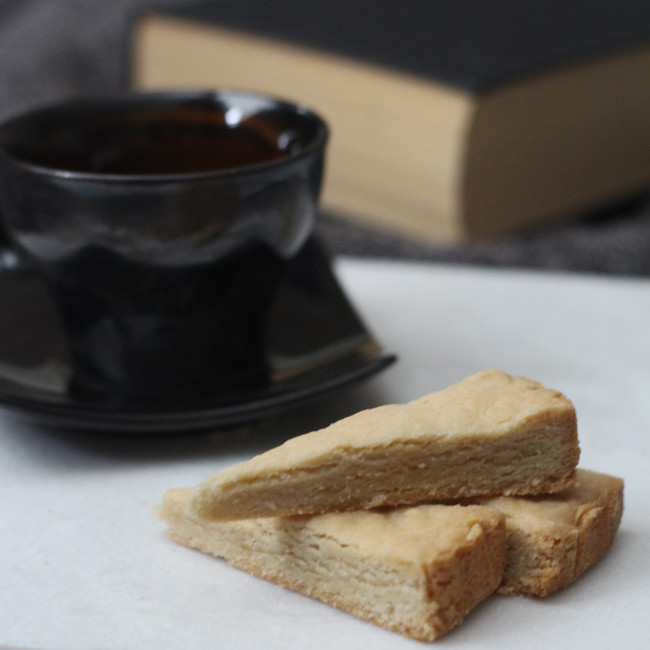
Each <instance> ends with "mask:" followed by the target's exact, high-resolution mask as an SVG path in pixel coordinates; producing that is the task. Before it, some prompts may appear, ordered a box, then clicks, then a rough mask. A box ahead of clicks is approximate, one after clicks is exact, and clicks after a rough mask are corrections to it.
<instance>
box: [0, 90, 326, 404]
mask: <svg viewBox="0 0 650 650" xmlns="http://www.w3.org/2000/svg"><path fill="white" fill-rule="evenodd" d="M327 139H328V130H327V126H326V124H325V122H324V121H323V120H322V118H320V117H319V116H318V115H317V114H315V113H314V112H313V111H311V110H309V109H307V108H305V107H303V106H301V105H298V104H293V103H290V102H286V101H282V100H279V99H276V98H272V97H268V96H265V95H259V94H254V93H245V92H236V91H227V90H220V91H214V92H162V93H143V94H127V95H123V96H120V97H115V98H108V99H93V100H87V101H77V102H71V103H66V104H62V105H58V106H54V107H48V108H43V109H39V110H35V111H32V112H30V113H27V114H24V115H22V116H19V117H16V118H14V119H11V120H10V121H8V122H6V123H5V124H4V125H2V126H0V205H1V214H2V219H3V226H2V227H3V228H4V230H5V231H6V232H5V234H6V236H7V239H8V240H9V242H10V249H9V248H8V247H7V245H6V242H5V248H4V255H5V259H9V258H11V256H15V255H18V256H19V258H20V259H22V260H23V261H24V262H25V263H27V264H30V265H33V266H34V268H35V269H37V270H38V271H39V272H41V273H42V274H43V276H44V277H45V279H46V280H47V281H48V283H49V285H50V287H51V289H52V292H53V294H54V296H55V298H56V300H57V303H58V305H59V309H60V313H61V316H62V319H63V321H64V324H65V327H66V330H67V338H68V342H69V349H70V355H71V357H72V359H73V365H74V368H75V375H74V379H73V385H74V388H75V389H76V390H82V391H87V392H91V393H92V392H99V393H102V394H106V393H114V394H127V395H136V396H137V395H141V396H143V397H155V398H157V399H158V398H160V397H165V396H167V395H179V394H185V393H194V392H196V391H197V390H199V391H205V390H227V389H229V388H233V389H236V388H239V387H241V386H244V385H246V386H248V385H251V386H252V385H255V384H256V383H261V382H264V380H265V363H264V353H263V351H264V341H263V337H264V321H265V315H266V312H267V309H268V307H269V304H270V301H271V299H272V296H273V291H274V287H275V285H276V283H277V281H278V278H279V275H280V273H281V272H282V268H283V266H284V265H285V264H286V263H287V262H288V261H289V260H291V259H292V257H293V256H295V255H296V253H297V252H298V251H299V250H300V248H301V246H302V245H303V243H304V242H305V241H306V239H307V237H308V235H309V233H310V232H311V230H312V227H313V222H314V219H315V215H316V210H317V203H318V197H319V193H320V189H321V185H322V180H323V168H324V157H325V148H326V143H327Z"/></svg>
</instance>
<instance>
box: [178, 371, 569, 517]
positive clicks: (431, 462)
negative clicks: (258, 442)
mask: <svg viewBox="0 0 650 650" xmlns="http://www.w3.org/2000/svg"><path fill="white" fill-rule="evenodd" d="M578 457H579V448H578V436H577V426H576V414H575V410H574V408H573V405H572V404H571V402H570V401H569V400H568V399H567V398H566V397H564V396H563V395H562V394H561V393H559V392H557V391H554V390H549V389H547V388H544V387H543V386H542V385H541V384H539V383H536V382H534V381H530V380H528V379H525V378H523V377H514V376H510V375H508V374H506V373H504V372H501V371H498V370H491V371H485V372H481V373H478V374H476V375H472V376H471V377H469V378H467V379H465V380H464V381H461V382H460V383H457V384H454V385H452V386H450V387H448V388H446V389H445V390H442V391H439V392H437V393H432V394H430V395H427V396H425V397H422V398H421V399H418V400H415V401H413V402H410V403H408V404H403V405H397V404H395V405H389V406H380V407H378V408H374V409H369V410H366V411H361V412H359V413H357V414H355V415H352V416H350V417H348V418H345V419H343V420H340V421H338V422H336V423H334V424H332V425H331V426H329V427H327V428H326V429H322V430H319V431H315V432H313V433H308V434H304V435H302V436H298V437H297V438H293V439H291V440H289V441H287V442H286V443H284V444H283V445H281V446H279V447H276V448H275V449H271V450H269V451H267V452H265V453H263V454H261V455H259V456H256V457H255V458H253V459H251V460H250V461H247V462H244V463H240V464H238V465H234V466H232V467H229V468H227V469H226V470H224V471H222V472H221V473H219V474H216V475H214V476H213V477H211V478H209V479H208V480H207V481H206V482H204V483H203V484H201V485H200V486H199V487H198V488H196V490H195V491H194V493H193V494H192V495H191V497H190V501H189V508H190V511H191V512H193V513H194V514H195V515H197V516H200V517H204V518H221V519H243V518H248V517H264V516H272V515H289V514H310V513H321V512H331V511H341V510H365V509H368V508H372V507H376V506H383V505H392V506H395V505H401V504H415V503H421V502H424V501H432V500H440V499H457V498H466V497H474V496H491V495H500V494H507V495H522V494H541V493H550V492H557V491H559V490H562V489H564V488H566V487H568V486H570V485H572V484H573V482H574V473H575V471H574V470H575V467H576V465H577V463H578Z"/></svg>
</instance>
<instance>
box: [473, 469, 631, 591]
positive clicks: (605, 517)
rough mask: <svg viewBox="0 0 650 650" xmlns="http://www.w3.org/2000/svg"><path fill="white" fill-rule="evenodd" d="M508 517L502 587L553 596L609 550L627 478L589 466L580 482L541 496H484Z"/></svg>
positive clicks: (485, 502) (580, 475)
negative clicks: (602, 472) (506, 561)
mask: <svg viewBox="0 0 650 650" xmlns="http://www.w3.org/2000/svg"><path fill="white" fill-rule="evenodd" d="M477 502H478V503H480V504H483V505H486V506H489V507H491V508H495V509H497V510H499V511H500V512H502V513H503V514H504V515H505V517H506V531H507V542H506V543H507V549H508V563H507V565H506V570H505V573H504V579H503V584H502V585H501V587H500V589H499V592H500V593H505V594H526V595H530V596H540V597H544V596H548V595H549V594H552V593H553V592H554V591H557V590H558V589H561V588H562V587H565V586H566V585H568V584H570V583H571V582H573V581H574V580H575V579H576V578H578V577H579V576H580V575H581V574H582V573H583V572H584V571H586V570H587V569H588V568H589V567H590V566H592V565H593V564H595V563H596V562H597V561H598V560H599V559H600V558H602V557H603V556H604V555H605V554H606V553H607V551H608V550H609V548H610V546H611V544H612V542H613V541H614V537H615V535H616V531H617V530H618V527H619V524H620V521H621V515H622V512H623V481H622V479H620V478H616V477H614V476H607V475H606V474H598V473H596V472H590V471H587V470H584V469H579V470H578V471H577V484H576V486H575V487H571V488H568V489H567V490H564V491H563V492H560V493H559V494H555V495H552V496H541V497H526V498H514V497H497V498H490V499H479V500H478V501H477Z"/></svg>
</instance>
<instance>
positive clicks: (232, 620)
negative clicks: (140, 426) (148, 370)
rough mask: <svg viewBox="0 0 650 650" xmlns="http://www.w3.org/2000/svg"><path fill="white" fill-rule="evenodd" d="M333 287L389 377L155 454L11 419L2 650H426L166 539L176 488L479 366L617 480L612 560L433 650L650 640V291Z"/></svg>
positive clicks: (3, 426) (500, 280)
mask: <svg viewBox="0 0 650 650" xmlns="http://www.w3.org/2000/svg"><path fill="white" fill-rule="evenodd" d="M337 271H338V273H339V277H340V278H341V281H342V283H343V285H344V286H345V288H346V290H347V291H348V293H349V295H350V297H351V298H352V300H353V301H354V303H355V304H356V306H357V307H358V309H359V311H360V313H361V314H362V315H363V317H364V319H365V320H366V322H367V323H368V324H369V325H370V327H371V329H372V330H373V331H374V332H375V334H376V335H377V337H378V338H379V339H380V340H381V341H382V342H383V344H384V345H385V347H386V348H387V350H389V351H395V352H396V353H398V355H399V357H400V360H399V362H398V364H397V365H395V366H393V367H392V368H391V369H389V370H388V371H386V372H385V373H383V374H381V375H380V376H377V377H375V378H374V379H372V380H371V381H369V382H366V383H365V384H363V385H360V386H357V387H355V388H353V389H351V390H349V391H348V392H347V393H345V394H343V395H339V396H336V397H332V398H328V399H327V400H325V401H323V402H320V403H319V404H317V405H315V406H311V407H309V408H308V409H303V410H301V411H298V412H294V413H291V414H286V415H283V416H280V417H276V418H273V419H272V420H269V421H267V422H264V423H261V424H258V425H255V426H248V427H241V428H239V429H238V430H236V431H231V432H227V433H216V434H214V435H209V436H201V437H197V436H194V437H187V438H184V437H175V438H168V439H164V440H159V439H156V440H152V439H147V438H146V437H145V438H112V437H107V436H83V435H80V434H66V433H53V432H51V431H47V430H42V429H37V428H35V427H33V426H30V425H29V423H26V422H23V421H20V420H16V419H14V418H13V417H12V416H11V415H10V414H8V413H3V412H2V411H0V508H1V513H2V514H1V515H0V587H1V588H0V647H3V648H11V647H20V648H39V649H48V650H59V649H61V650H63V649H66V650H91V649H92V650H112V649H120V650H126V649H134V648H137V649H138V650H149V649H151V650H153V649H155V650H166V649H176V648H178V649H183V650H186V649H188V648H189V649H192V650H202V649H203V648H211V649H217V648H218V649H219V650H222V649H223V650H226V649H228V650H229V649H231V648H232V649H236V650H246V649H249V648H250V649H253V648H260V649H261V648H264V649H266V648H278V649H280V648H301V649H310V648H324V649H325V648H327V649H328V650H330V649H331V648H336V650H348V649H349V650H352V649H354V650H359V649H364V648H372V650H381V649H389V648H390V649H391V650H392V649H395V650H397V649H399V648H415V647H418V646H421V644H419V643H417V642H414V641H408V640H406V639H404V638H402V637H400V636H398V635H396V634H394V633H390V632H387V631H385V630H382V629H380V628H378V627H375V626H373V625H370V624H368V623H364V622H362V621H359V620H357V619H356V618H353V617H352V616H350V615H347V614H345V613H342V612H338V611H336V610H335V609H333V608H330V607H328V606H326V605H324V604H322V603H320V602H317V601H314V600H310V599H308V598H306V597H303V596H300V595H298V594H294V593H291V592H289V591H286V590H284V589H281V588H280V587H277V586H275V585H272V584H270V583H267V582H264V581H262V580H259V579H256V578H253V577H251V576H249V575H247V574H245V573H243V572H241V571H237V570H235V569H232V568H230V567H228V566H227V565H226V564H225V563H223V562H221V561H219V560H215V559H213V558H210V557H208V556H204V555H202V554H200V553H198V552H196V551H191V550H189V549H186V548H184V547H181V546H178V545H175V544H173V543H172V542H170V541H169V540H167V538H166V537H165V536H164V534H163V525H162V524H161V523H160V522H159V521H157V520H155V519H154V518H153V517H152V514H151V513H152V509H153V507H154V506H155V505H156V504H158V503H159V502H160V498H161V495H162V493H163V492H164V490H165V489H166V488H168V487H172V486H174V487H176V486H187V485H194V484H196V483H197V482H199V481H200V480H202V479H204V478H205V477H206V476H208V475H209V474H211V473H212V472H214V471H216V470H219V469H220V468H222V467H225V466H226V465H229V464H231V463H233V462H236V461H240V460H243V459H246V458H248V457H250V456H251V455H253V454H255V453H258V452H260V451H262V450H264V449H265V448H267V447H269V446H273V445H274V444H276V443H279V442H280V441H282V440H283V439H284V438H286V437H288V436H291V435H294V434H297V433H302V432H305V431H309V430H311V429H314V428H318V427H321V426H324V425H326V424H328V423H329V422H330V421H332V420H335V419H338V418H340V417H342V416H344V415H347V414H349V413H351V412H353V411H355V410H358V409H361V408H366V407H371V406H375V405H378V404H381V403H386V402H401V401H407V400H410V399H413V398H416V397H419V396H420V395H423V394H425V393H428V392H431V391H434V390H438V389H441V388H444V387H445V386H446V385H448V384H450V383H453V382H455V381H458V380H460V379H462V378H463V377H465V376H467V375H469V374H472V373H474V372H476V371H479V370H482V369H485V368H502V369H503V370H506V371H507V372H510V373H514V374H522V375H526V376H528V377H531V378H533V379H537V380H539V381H542V382H543V383H545V384H546V385H548V386H550V387H553V388H556V389H559V390H561V391H563V392H565V393H566V394H567V395H568V396H569V397H570V398H571V399H572V400H573V402H574V404H575V406H576V409H577V412H578V421H579V433H580V439H581V447H582V457H581V462H580V464H581V466H583V467H585V468H589V469H594V470H597V471H601V472H605V473H609V474H614V475H618V476H622V477H623V478H624V479H625V481H626V487H625V512H624V515H623V522H622V525H621V529H620V531H619V534H618V537H617V539H616V541H615V543H614V546H613V547H612V549H611V551H610V553H609V555H608V556H607V557H606V558H605V559H604V560H602V561H601V562H600V563H599V564H598V565H597V566H596V567H594V568H593V569H592V570H590V571H589V572H588V573H587V574H586V575H584V576H583V577H582V578H581V579H580V580H579V581H578V582H577V583H575V584H574V585H572V586H571V587H569V588H567V589H565V590H563V591H562V592H559V593H557V594H555V595H554V596H552V597H550V598H548V599H546V600H543V601H540V600H532V599H527V598H522V597H505V596H494V597H492V598H490V599H488V600H487V601H486V602H485V603H483V604H482V605H480V606H479V607H478V608H477V609H476V610H475V611H474V612H473V613H471V614H470V616H468V618H467V619H466V621H465V622H464V623H463V624H461V625H460V626H459V627H458V628H457V629H456V630H454V631H453V632H451V633H450V634H448V635H447V636H445V637H443V638H442V639H440V640H438V641H436V643H435V645H436V647H442V648H481V649H486V648H498V649H500V650H501V649H509V648H527V649H536V648H540V649H541V648H544V649H548V648H553V649H554V650H561V649H563V648H567V649H569V648H570V649H571V650H574V649H575V648H589V649H590V650H597V649H598V648H607V649H608V650H610V649H611V648H646V647H648V645H649V643H650V622H649V620H650V617H649V616H648V613H649V612H650V541H649V540H650V426H649V425H650V282H649V281H639V280H627V279H608V278H597V277H587V276H577V275H560V274H553V273H548V272H533V273H522V272H515V271H490V270H484V269H471V268H462V267H451V266H449V267H446V266H434V265H429V266H425V265H418V264H410V263H386V262H368V261H359V260H343V261H340V262H339V263H338V264H337Z"/></svg>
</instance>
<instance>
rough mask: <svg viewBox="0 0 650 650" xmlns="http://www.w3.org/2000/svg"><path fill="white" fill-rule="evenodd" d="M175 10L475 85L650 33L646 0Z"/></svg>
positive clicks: (389, 0) (224, 5) (387, 1)
mask: <svg viewBox="0 0 650 650" xmlns="http://www.w3.org/2000/svg"><path fill="white" fill-rule="evenodd" d="M179 15H183V16H185V17H187V18H193V19H198V20H200V21H202V22H206V23H208V24H209V23H211V22H212V23H214V24H216V25H220V26H222V27H228V28H232V29H238V30H242V31H249V32H251V33H254V34H257V35H260V36H268V37H273V38H276V39H281V40H285V41H289V42H292V43H295V44H297V45H303V46H309V47H312V48H317V49H320V50H323V51H326V52H336V53H337V54H341V55H344V56H348V57H352V58H356V59H360V60H362V61H367V62H372V63H374V64H378V65H382V66H388V67H391V68H393V69H397V70H401V71H405V72H409V73H412V74H417V75H421V76H428V77H432V78H435V79H437V80H439V81H442V82H444V83H449V84H452V85H455V86H459V87H461V88H465V89H467V90H471V91H481V90H484V89H485V88H488V87H491V86H494V85H496V84H499V83H501V82H503V81H508V80H510V79H512V78H513V77H515V76H518V75H522V74H526V73H527V72H529V71H532V70H539V69H540V68H544V67H547V66H552V65H554V64H558V63H564V62H566V61H568V60H575V59H578V58H581V57H588V56H591V55H594V54H598V53H602V52H604V51H607V50H611V49H615V48H619V47H626V46H632V45H635V44H639V43H641V42H643V41H645V40H647V39H650V1H648V0H274V1H271V2H269V1H268V0H221V1H217V2H209V3H207V2H199V3H196V4H191V5H186V6H184V7H183V8H182V9H181V10H179Z"/></svg>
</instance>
